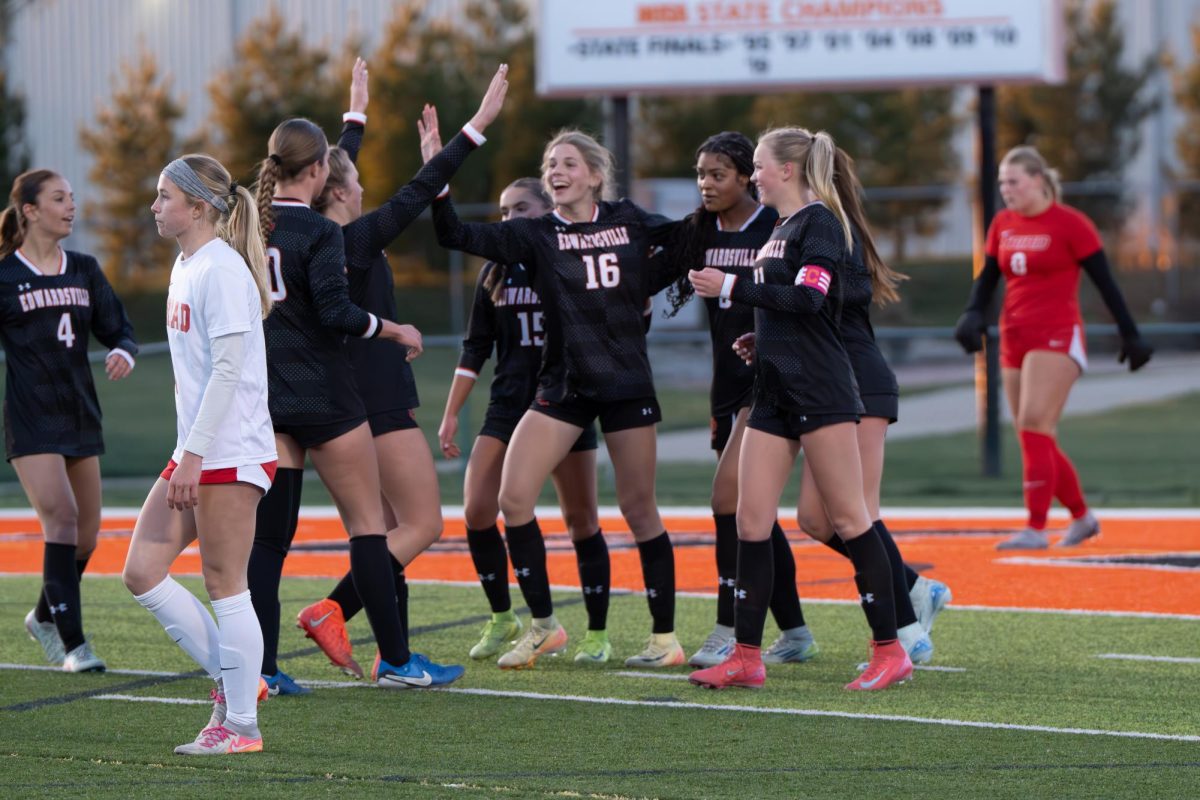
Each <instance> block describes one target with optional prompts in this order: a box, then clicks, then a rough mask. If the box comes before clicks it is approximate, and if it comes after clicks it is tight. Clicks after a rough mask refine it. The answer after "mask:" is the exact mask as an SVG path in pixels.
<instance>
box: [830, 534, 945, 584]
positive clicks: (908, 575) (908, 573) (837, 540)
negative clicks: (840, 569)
mask: <svg viewBox="0 0 1200 800" xmlns="http://www.w3.org/2000/svg"><path fill="white" fill-rule="evenodd" d="M821 544H823V545H825V546H826V547H828V548H829V549H830V550H832V551H834V552H835V553H840V554H842V555H844V556H845V557H846V558H849V557H850V552H849V551H848V550H846V543H845V542H843V541H842V538H841V537H840V536H838V535H837V534H836V533H835V534H834V535H833V536H832V537H831V538H830V540H829V541H828V542H821ZM919 577H921V576H920V575H919V574H917V572H916V570H914V569H913V568H912V567H910V566H909V565H908V564H905V565H904V581H905V583H906V584H907V586H908V588H907V589H905V591H912V587H913V584H915V583H916V582H917V578H919Z"/></svg>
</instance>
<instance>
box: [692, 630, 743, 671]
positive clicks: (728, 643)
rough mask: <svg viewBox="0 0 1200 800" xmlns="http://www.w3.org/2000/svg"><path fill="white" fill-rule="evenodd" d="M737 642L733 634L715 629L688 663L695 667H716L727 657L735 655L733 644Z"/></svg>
mask: <svg viewBox="0 0 1200 800" xmlns="http://www.w3.org/2000/svg"><path fill="white" fill-rule="evenodd" d="M735 644H737V640H736V639H734V637H733V634H732V633H729V634H725V633H723V632H721V631H719V630H714V631H713V632H712V633H710V634H709V635H708V638H707V639H705V640H704V644H702V645H700V649H699V650H697V651H696V652H695V653H694V654H693V655H692V657H691V658H689V659H688V663H689V664H691V665H692V666H693V667H715V666H716V665H717V664H720V663H721V662H723V661H724V660H725V659H727V658H729V657H730V656H731V655H733V646H734V645H735Z"/></svg>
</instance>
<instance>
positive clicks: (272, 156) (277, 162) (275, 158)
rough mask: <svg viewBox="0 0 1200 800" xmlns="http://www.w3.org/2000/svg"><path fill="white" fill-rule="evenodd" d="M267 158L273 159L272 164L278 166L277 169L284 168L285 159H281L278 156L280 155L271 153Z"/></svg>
mask: <svg viewBox="0 0 1200 800" xmlns="http://www.w3.org/2000/svg"><path fill="white" fill-rule="evenodd" d="M267 158H269V159H271V161H272V163H274V164H275V166H277V167H282V166H283V159H282V158H280V157H279V156H278V154H276V153H271V154H270V155H268V156H267Z"/></svg>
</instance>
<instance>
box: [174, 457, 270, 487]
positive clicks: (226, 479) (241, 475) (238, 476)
mask: <svg viewBox="0 0 1200 800" xmlns="http://www.w3.org/2000/svg"><path fill="white" fill-rule="evenodd" d="M278 463H279V462H278V461H268V462H267V463H265V464H247V465H245V466H242V467H221V468H220V469H202V470H201V471H200V483H201V485H204V484H212V483H249V484H252V485H254V486H257V487H258V488H260V489H262V490H263V494H266V493H267V492H268V491H270V489H271V482H272V481H274V480H275V466H276V465H277V464H278ZM178 466H179V465H178V464H176V463H175V459H173V458H172V459H171V460H169V461H168V462H167V468H166V469H164V470H163V471H162V479H163V480H165V481H169V480H171V475H172V473H174V472H175V468H176V467H178Z"/></svg>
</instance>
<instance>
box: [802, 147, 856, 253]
mask: <svg viewBox="0 0 1200 800" xmlns="http://www.w3.org/2000/svg"><path fill="white" fill-rule="evenodd" d="M836 161H837V145H835V144H834V143H833V137H831V136H830V135H829V134H828V133H826V132H825V131H817V132H816V133H815V134H813V136H812V144H811V146H810V147H809V148H808V161H807V162H806V163H805V164H804V181H805V183H807V184H808V188H809V189H811V190H812V192H813V194H815V195H816V196H817V197H818V198H819V199H820V201H821V202H822V203H824V204H825V207H826V208H828V209H829V210H830V211H832V212H833V214H834V216H836V217H837V218H838V222H840V223H841V224H842V233H843V234H845V236H846V252H850V251H851V250H853V249H854V229H853V228H851V227H850V218H849V217H847V216H846V209H845V208H843V207H842V200H841V198H840V197H839V196H838V191H837V185H836V184H835V182H834V177H835V175H834V172H835V171H834V167H835V162H836Z"/></svg>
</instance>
